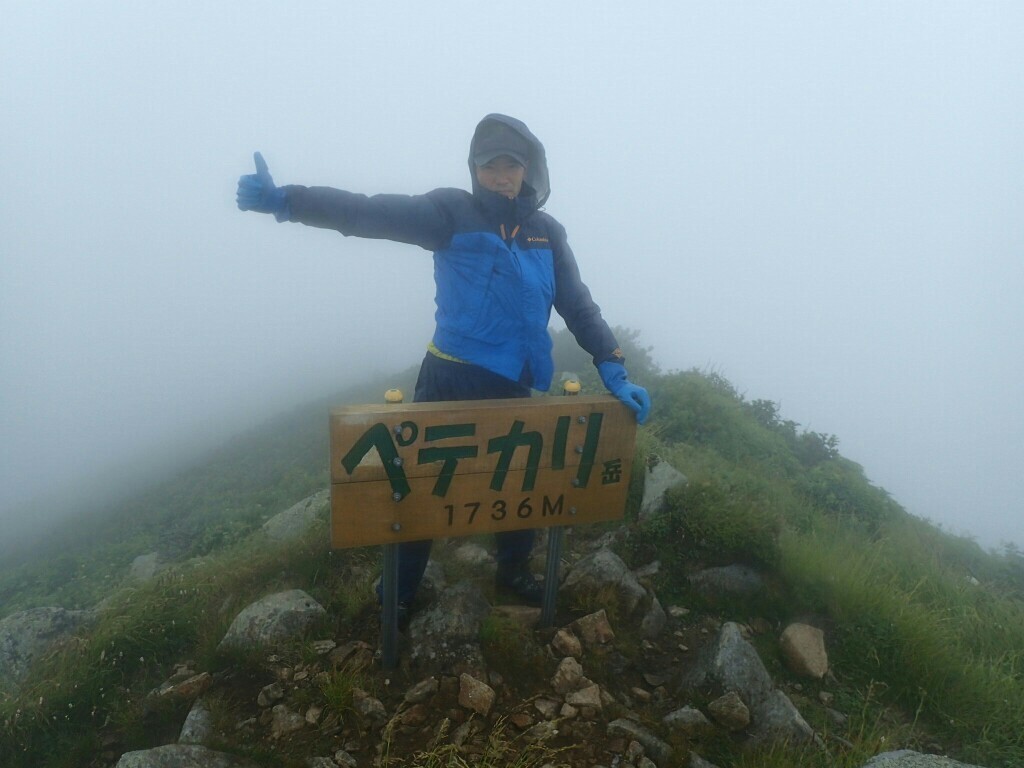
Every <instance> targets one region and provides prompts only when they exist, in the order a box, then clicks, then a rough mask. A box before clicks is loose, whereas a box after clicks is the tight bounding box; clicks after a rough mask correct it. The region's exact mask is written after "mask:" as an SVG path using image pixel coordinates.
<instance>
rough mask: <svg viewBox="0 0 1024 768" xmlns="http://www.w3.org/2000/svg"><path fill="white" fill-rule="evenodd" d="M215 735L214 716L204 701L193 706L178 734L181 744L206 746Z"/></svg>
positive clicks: (198, 701)
mask: <svg viewBox="0 0 1024 768" xmlns="http://www.w3.org/2000/svg"><path fill="white" fill-rule="evenodd" d="M212 734H213V714H212V713H211V712H210V709H209V707H207V706H206V702H205V701H203V699H198V700H197V701H196V702H195V704H193V705H192V709H190V710H189V712H188V715H187V716H186V717H185V724H184V725H182V726H181V733H180V734H178V743H179V744H205V743H206V742H207V741H209V740H210V736H211V735H212Z"/></svg>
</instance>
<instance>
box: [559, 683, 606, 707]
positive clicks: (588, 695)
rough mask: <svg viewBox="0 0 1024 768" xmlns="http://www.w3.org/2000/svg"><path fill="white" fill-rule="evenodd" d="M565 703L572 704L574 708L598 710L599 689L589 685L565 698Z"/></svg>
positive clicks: (599, 701) (599, 705) (599, 702)
mask: <svg viewBox="0 0 1024 768" xmlns="http://www.w3.org/2000/svg"><path fill="white" fill-rule="evenodd" d="M565 703H566V704H572V705H573V706H574V707H593V708H594V709H597V710H600V709H601V688H600V686H597V685H590V686H587V687H586V688H581V689H580V690H578V691H573V692H571V693H569V694H568V695H567V696H566V697H565Z"/></svg>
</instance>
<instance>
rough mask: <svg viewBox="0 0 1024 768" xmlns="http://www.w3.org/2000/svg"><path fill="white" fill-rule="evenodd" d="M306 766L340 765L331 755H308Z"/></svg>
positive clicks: (311, 767) (323, 767) (328, 767)
mask: <svg viewBox="0 0 1024 768" xmlns="http://www.w3.org/2000/svg"><path fill="white" fill-rule="evenodd" d="M306 768H338V766H337V764H336V763H335V762H334V760H332V759H331V758H329V757H307V758H306Z"/></svg>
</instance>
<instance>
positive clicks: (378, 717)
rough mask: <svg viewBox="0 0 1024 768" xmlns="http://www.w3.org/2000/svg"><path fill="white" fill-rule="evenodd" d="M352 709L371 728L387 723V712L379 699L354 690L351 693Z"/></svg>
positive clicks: (358, 689) (359, 690)
mask: <svg viewBox="0 0 1024 768" xmlns="http://www.w3.org/2000/svg"><path fill="white" fill-rule="evenodd" d="M352 709H354V710H355V711H356V714H358V715H359V716H360V717H362V718H363V719H365V720H366V721H367V722H368V723H370V725H372V726H375V727H376V726H380V725H383V724H384V723H386V722H387V720H388V712H387V710H386V709H384V704H383V702H381V700H380V699H378V698H375V697H373V696H371V695H370V694H368V693H367V692H366V691H364V690H362V689H360V688H356V689H355V690H353V691H352Z"/></svg>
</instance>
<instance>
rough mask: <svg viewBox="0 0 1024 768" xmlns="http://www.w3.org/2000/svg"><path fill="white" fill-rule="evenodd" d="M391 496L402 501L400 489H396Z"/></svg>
mask: <svg viewBox="0 0 1024 768" xmlns="http://www.w3.org/2000/svg"><path fill="white" fill-rule="evenodd" d="M391 498H392V499H394V500H395V501H401V500H402V494H400V493H399V492H398V491H395V492H394V493H392V494H391Z"/></svg>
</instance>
